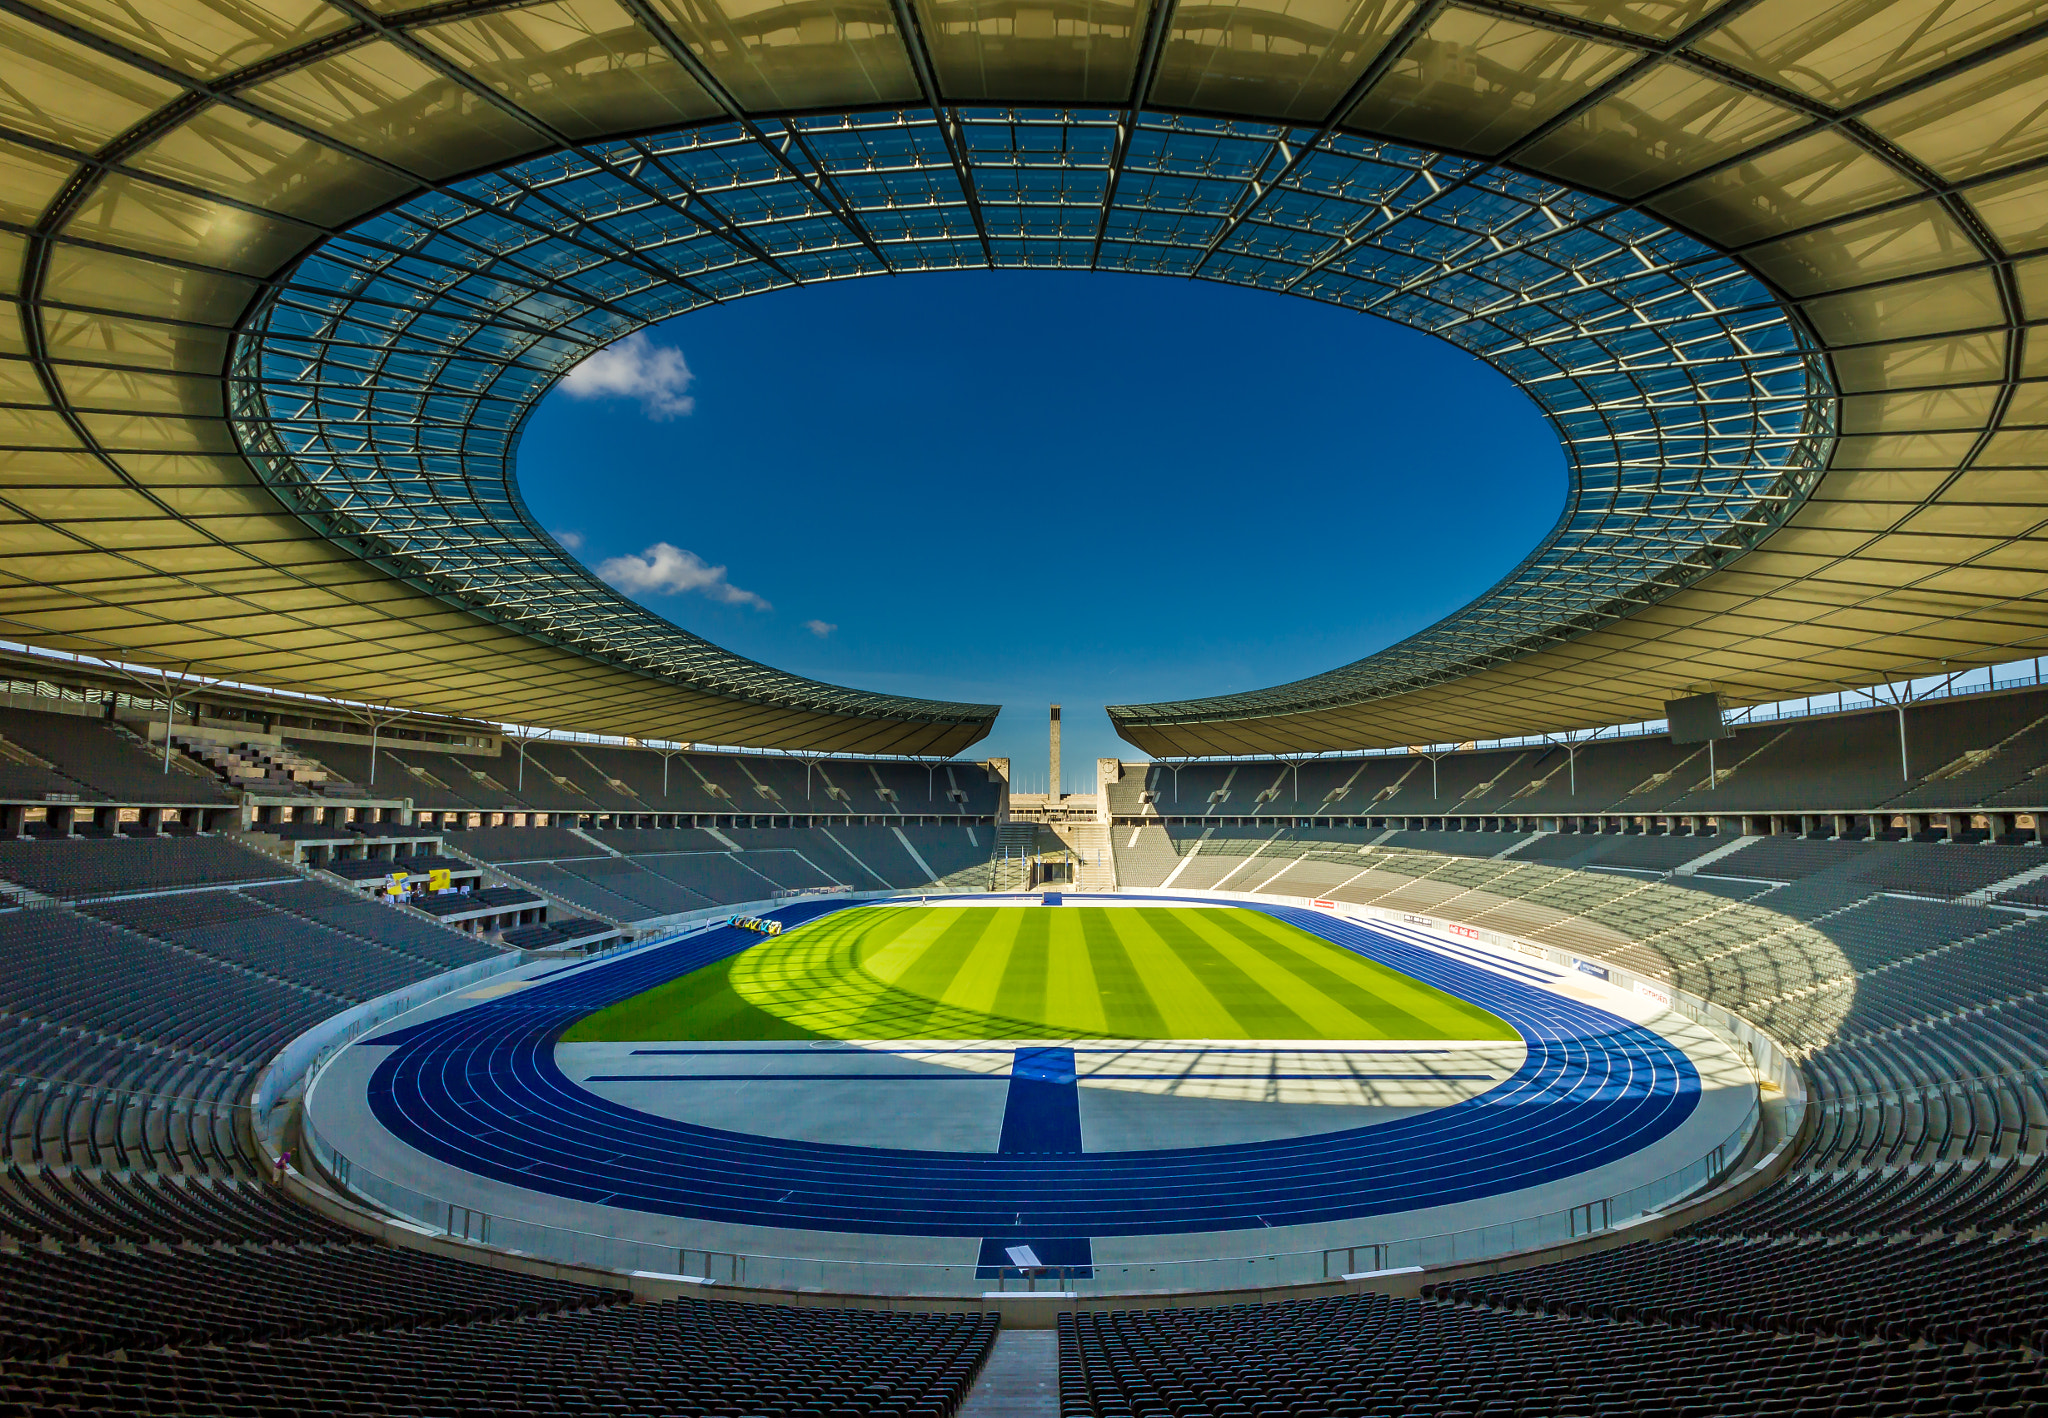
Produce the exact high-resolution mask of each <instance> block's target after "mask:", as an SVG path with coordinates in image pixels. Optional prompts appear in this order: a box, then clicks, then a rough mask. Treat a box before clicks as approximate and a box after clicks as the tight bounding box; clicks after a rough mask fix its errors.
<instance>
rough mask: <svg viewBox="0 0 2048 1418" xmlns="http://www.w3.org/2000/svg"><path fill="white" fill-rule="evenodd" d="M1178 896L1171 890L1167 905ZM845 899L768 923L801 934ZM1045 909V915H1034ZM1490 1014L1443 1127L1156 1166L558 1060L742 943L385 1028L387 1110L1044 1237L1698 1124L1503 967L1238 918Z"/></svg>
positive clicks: (865, 1217)
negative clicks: (1287, 931) (741, 1096)
mask: <svg viewBox="0 0 2048 1418" xmlns="http://www.w3.org/2000/svg"><path fill="white" fill-rule="evenodd" d="M1162 899H1163V898H1162ZM840 909H846V908H845V907H844V906H843V905H841V904H840V903H829V902H827V903H811V904H803V905H795V906H790V907H787V908H785V909H783V910H781V911H777V912H775V913H773V914H775V915H777V916H779V917H780V918H781V919H782V920H783V921H785V922H786V923H788V924H790V925H797V924H800V923H802V922H804V921H807V920H813V919H815V918H817V917H818V916H821V915H824V914H826V913H828V912H830V911H834V910H840ZM1027 909H1028V908H1027ZM1240 909H1245V910H1258V911H1264V912H1266V913H1267V914H1269V915H1272V916H1275V917H1278V918H1279V919H1281V920H1284V921H1287V922H1288V923H1290V924H1292V925H1295V926H1299V927H1300V928H1301V929H1303V930H1306V931H1308V932H1309V933H1311V934H1313V935H1316V936H1320V937H1322V938H1323V939H1325V940H1328V941H1331V942H1333V943H1335V944H1337V945H1341V946H1344V947H1346V948H1348V949H1351V950H1355V951H1357V952H1358V953H1359V954H1361V955H1364V956H1366V957H1368V958H1370V959H1373V960H1377V961H1379V962H1381V963H1383V964H1385V965H1388V966H1391V967H1392V968H1394V969H1396V970H1399V971H1402V972H1403V973H1405V974H1407V975H1411V976H1413V977H1414V978H1416V979H1418V980H1423V981H1426V982H1428V983H1429V984H1432V985H1435V986H1436V987H1437V988H1439V989H1442V990H1445V991H1448V992H1449V993H1451V994H1453V995H1456V996H1458V997H1460V998H1462V999H1466V1000H1470V1001H1471V1002H1472V1003H1474V1004H1477V1005H1479V1006H1481V1007H1482V1008H1485V1009H1488V1010H1491V1011H1492V1012H1493V1013H1494V1014H1496V1015H1498V1016H1499V1017H1500V1018H1502V1019H1504V1020H1506V1021H1507V1022H1508V1023H1509V1024H1510V1025H1512V1026H1513V1027H1514V1028H1515V1029H1516V1030H1518V1031H1519V1032H1520V1033H1521V1035H1522V1038H1523V1039H1524V1040H1525V1041H1526V1043H1527V1044H1528V1050H1529V1052H1528V1058H1527V1060H1526V1061H1525V1062H1524V1064H1523V1066H1522V1067H1521V1069H1520V1070H1518V1071H1517V1072H1516V1073H1515V1074H1514V1075H1513V1076H1511V1077H1509V1078H1508V1079H1506V1080H1505V1081H1503V1082H1501V1083H1500V1084H1498V1085H1496V1086H1495V1087H1494V1088H1492V1089H1490V1090H1488V1091H1487V1092H1485V1093H1483V1094H1481V1095H1479V1096H1477V1097H1475V1098H1470V1099H1467V1100H1465V1101H1464V1102H1461V1103H1457V1104H1454V1105H1452V1106H1450V1107H1446V1108H1440V1109H1436V1110H1434V1111H1432V1112H1428V1113H1419V1114H1414V1115H1411V1116H1408V1117H1405V1118H1399V1119H1396V1120H1394V1121H1392V1122H1385V1123H1379V1124H1375V1125H1373V1126H1370V1127H1361V1128H1352V1129H1348V1130H1345V1131H1341V1132H1330V1133H1322V1134H1318V1135H1316V1136H1312V1137H1298V1138H1288V1139H1283V1140H1279V1141H1272V1142H1253V1143H1240V1144H1235V1145H1231V1146H1224V1147H1197V1148H1180V1149H1165V1150H1159V1151H1145V1152H1092V1153H1088V1152H1078V1151H1076V1152H1073V1153H1060V1152H1037V1153H1033V1154H1031V1155H1020V1156H1007V1155H1002V1154H991V1153H962V1152H917V1151H902V1150H896V1149H891V1148H880V1147H847V1146H837V1145H829V1144H823V1143H813V1142H800V1141H790V1140H786V1139H782V1138H773V1137H760V1136H755V1135H751V1134H747V1133H737V1132H727V1131H723V1130H721V1129H717V1128H708V1127H700V1126H697V1125H694V1124H691V1123H682V1122H674V1121H671V1120H669V1119H666V1118H661V1117H656V1116H653V1115H651V1114H648V1113H642V1112H638V1111H636V1110H634V1109H632V1108H628V1107H625V1106H623V1105H621V1104H618V1103H614V1102H610V1101H608V1100H607V1099H604V1098H600V1097H598V1096H596V1095H595V1094H592V1093H590V1092H587V1091H586V1090H584V1089H583V1088H582V1087H580V1086H579V1085H578V1084H577V1083H576V1082H575V1081H574V1080H572V1079H570V1078H569V1077H568V1076H566V1075H565V1074H564V1073H563V1072H562V1071H561V1070H560V1069H559V1068H557V1067H556V1065H555V1057H554V1050H555V1042H556V1040H557V1039H558V1038H559V1037H560V1036H561V1034H562V1032H563V1031H564V1030H565V1029H567V1028H568V1027H569V1026H570V1025H571V1024H573V1023H575V1021H577V1020H578V1019H581V1018H582V1017H583V1016H584V1015H586V1014H589V1013H591V1012H592V1011H594V1010H597V1009H602V1008H603V1007H605V1006H606V1005H610V1004H613V1003H615V1002H617V1001H619V1000H622V999H626V998H629V997H630V996H632V995H636V994H638V993H640V992H641V991H642V990H646V989H649V988H652V987H653V986H655V985H658V984H661V983H662V982H664V981H666V980H671V979H674V978H675V977H676V976H678V975H682V974H685V973H687V972H688V971H691V970H695V969H697V968H699V967H700V966H703V965H707V964H709V963H711V962H712V961H715V960H719V959H723V958H724V957H726V956H728V955H732V954H735V953H737V952H738V951H741V950H744V949H745V948H747V947H748V946H750V945H753V944H755V943H756V942H757V941H758V940H759V939H760V937H759V936H756V935H753V934H750V933H747V932H743V931H737V930H732V929H729V928H723V927H721V928H719V929H717V930H714V931H710V932H707V933H706V934H703V935H699V936H694V937H692V938H690V939H688V940H684V941H678V942H675V943H673V944H671V945H666V946H657V947H655V948H652V949H649V950H644V951H641V952H638V953H636V954H634V955H631V956H627V957H624V958H622V959H620V960H617V961H615V962H611V963H609V964H603V963H600V964H597V965H593V966H590V967H588V968H581V969H572V970H569V971H564V972H561V977H560V978H558V979H552V980H550V979H545V978H544V979H543V980H542V982H541V983H539V984H537V985H535V986H534V987H532V988H531V989H527V990H523V991H520V992H519V993H517V994H513V995H508V996H506V997H504V998H502V999H497V1000H491V1001H488V1002H485V1003H481V1004H478V1005H476V1006H474V1007H472V1008H470V1009H466V1010H462V1011H460V1012H459V1013H456V1014H451V1015H448V1016H445V1017H443V1018H440V1019H435V1020H431V1021H428V1022H426V1023H423V1024H418V1025H412V1026H408V1027H404V1028H400V1029H397V1030H393V1031H390V1032H388V1033H385V1034H382V1035H379V1036H378V1037H376V1038H374V1039H372V1040H370V1041H369V1042H370V1043H371V1044H378V1045H392V1046H395V1047H394V1048H393V1050H392V1052H391V1054H390V1055H389V1056H388V1057H387V1058H385V1059H384V1060H383V1061H382V1062H381V1063H380V1064H379V1065H378V1067H377V1069H376V1071H375V1072H374V1074H373V1075H372V1078H371V1082H370V1095H369V1099H370V1105H371V1108H372V1111H373V1112H374V1114H375V1116H376V1117H377V1119H378V1121H379V1122H381V1123H382V1124H383V1125H384V1126H385V1127H386V1128H388V1129H389V1130H390V1131H391V1132H392V1133H393V1134H394V1135H395V1136H396V1137H398V1138H399V1139H400V1140H401V1141H403V1142H405V1143H407V1144H408V1145H410V1146H412V1147H414V1148H416V1149H418V1150H419V1151H421V1152H423V1153H426V1154H427V1155H429V1156H431V1157H434V1158H436V1159H438V1160H439V1161H441V1162H444V1163H446V1164H448V1165H450V1166H453V1167H458V1168H461V1169H462V1170H464V1171H467V1172H471V1173H474V1174H476V1175H478V1176H482V1177H489V1178H492V1179H494V1180H496V1181H501V1182H507V1183H510V1184H512V1185H515V1186H520V1187H525V1188H528V1189H530V1190H533V1191H539V1192H545V1193H548V1194H550V1195H554V1196H559V1197H566V1198H571V1199H574V1200H578V1201H584V1202H594V1203H598V1204H601V1205H609V1206H620V1207H628V1208H631V1209H633V1210H637V1211H648V1212H657V1213H661V1214H665V1215H670V1216H684V1217H694V1218H699V1219H703V1220H707V1221H722V1222H734V1223H741V1224H745V1225H751V1226H777V1227H792V1228H801V1229H807V1230H820V1231H851V1232H862V1233H868V1234H876V1235H950V1236H975V1237H983V1238H995V1239H1002V1238H1012V1237H1013V1238H1017V1239H1020V1240H1029V1239H1031V1238H1043V1237H1047V1236H1098V1237H1099V1236H1115V1235H1156V1234H1171V1233H1176V1232H1187V1231H1232V1230H1245V1229H1253V1228H1258V1227H1264V1226H1288V1225H1298V1224H1301V1223H1304V1222H1317V1221H1337V1220H1344V1219H1348V1218H1353V1217H1363V1216H1375V1215H1380V1214H1383V1213H1387V1212H1396V1211H1407V1210H1412V1209H1414V1208H1417V1207H1425V1206H1440V1205H1444V1204H1447V1203H1452V1202H1459V1201H1470V1200H1475V1199H1478V1198H1480V1197H1485V1196H1490V1195H1493V1194H1495V1193H1499V1192H1505V1191H1513V1190H1516V1189H1518V1188H1521V1187H1528V1186H1535V1185H1538V1184H1540V1183H1543V1182H1547V1181H1552V1180H1556V1179H1558V1178H1561V1177H1568V1176H1571V1175H1574V1174H1576V1173H1579V1172H1584V1171H1588V1170H1590V1169H1592V1168H1594V1167H1598V1166H1601V1165H1603V1164H1605V1163H1608V1162H1613V1161H1617V1160H1619V1159H1621V1158H1623V1157H1627V1156H1628V1155H1630V1154H1631V1153H1634V1152H1636V1151H1638V1150H1640V1149H1642V1148H1643V1147H1646V1146H1648V1145H1649V1144H1651V1143H1653V1142H1655V1141H1657V1140H1658V1139H1659V1138H1661V1137H1663V1136H1665V1135H1667V1134H1668V1133H1670V1132H1671V1131H1672V1129H1674V1128H1676V1127H1677V1126H1678V1125H1679V1124H1680V1123H1682V1122H1684V1121H1685V1119H1686V1118H1687V1117H1688V1116H1690V1115H1691V1113H1692V1111H1693V1109H1694V1108H1695V1107H1696V1106H1697V1105H1698V1103H1699V1098H1700V1079H1699V1075H1698V1073H1697V1072H1696V1071H1695V1070H1694V1068H1693V1066H1692V1063H1691V1061H1690V1060H1688V1059H1687V1058H1686V1057H1685V1055H1684V1054H1683V1053H1682V1052H1680V1051H1679V1050H1678V1049H1676V1048H1674V1047H1673V1046H1672V1045H1671V1044H1669V1043H1667V1042H1666V1041H1665V1040H1664V1039H1663V1038H1661V1037H1660V1036H1658V1035H1657V1034H1655V1033H1653V1032H1651V1031H1650V1030H1648V1029H1644V1028H1642V1027H1640V1026H1638V1025H1635V1024H1631V1023H1629V1022H1628V1021H1627V1020H1624V1019H1622V1018H1620V1017H1618V1016H1616V1015H1613V1014H1609V1013H1608V1012H1606V1011H1605V1010H1602V1009H1598V1008H1595V1007H1593V1006H1591V1005H1587V1004H1582V1003H1579V1002H1577V1001H1575V1000H1571V999H1566V998H1563V997H1561V996H1558V995H1554V994H1551V993H1549V992H1547V991H1545V990H1543V989H1540V988H1538V987H1537V985H1536V984H1535V983H1534V982H1533V981H1532V980H1525V979H1523V978H1518V976H1520V975H1525V974H1535V973H1544V972H1533V971H1527V970H1522V969H1519V968H1518V969H1516V970H1514V971H1513V972H1511V973H1503V971H1501V970H1495V969H1489V968H1486V967H1484V966H1481V965H1479V964H1476V963H1473V962H1471V961H1468V960H1465V959H1462V958H1460V954H1459V953H1457V952H1452V951H1446V950H1440V949H1434V948H1431V947H1429V946H1425V945H1421V944H1418V943H1416V942H1415V941H1412V940H1404V939H1402V938H1401V935H1402V934H1403V933H1402V932H1400V931H1399V929H1398V928H1391V929H1387V930H1380V929H1375V928H1371V927H1367V926H1363V925H1360V924H1357V923H1354V922H1350V921H1345V920H1341V919H1339V918H1337V917H1335V916H1330V915H1326V914H1324V913H1322V912H1320V911H1310V910H1301V909H1296V908H1293V907H1284V906H1259V905H1250V904H1247V905H1244V906H1243V907H1241V908H1240Z"/></svg>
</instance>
